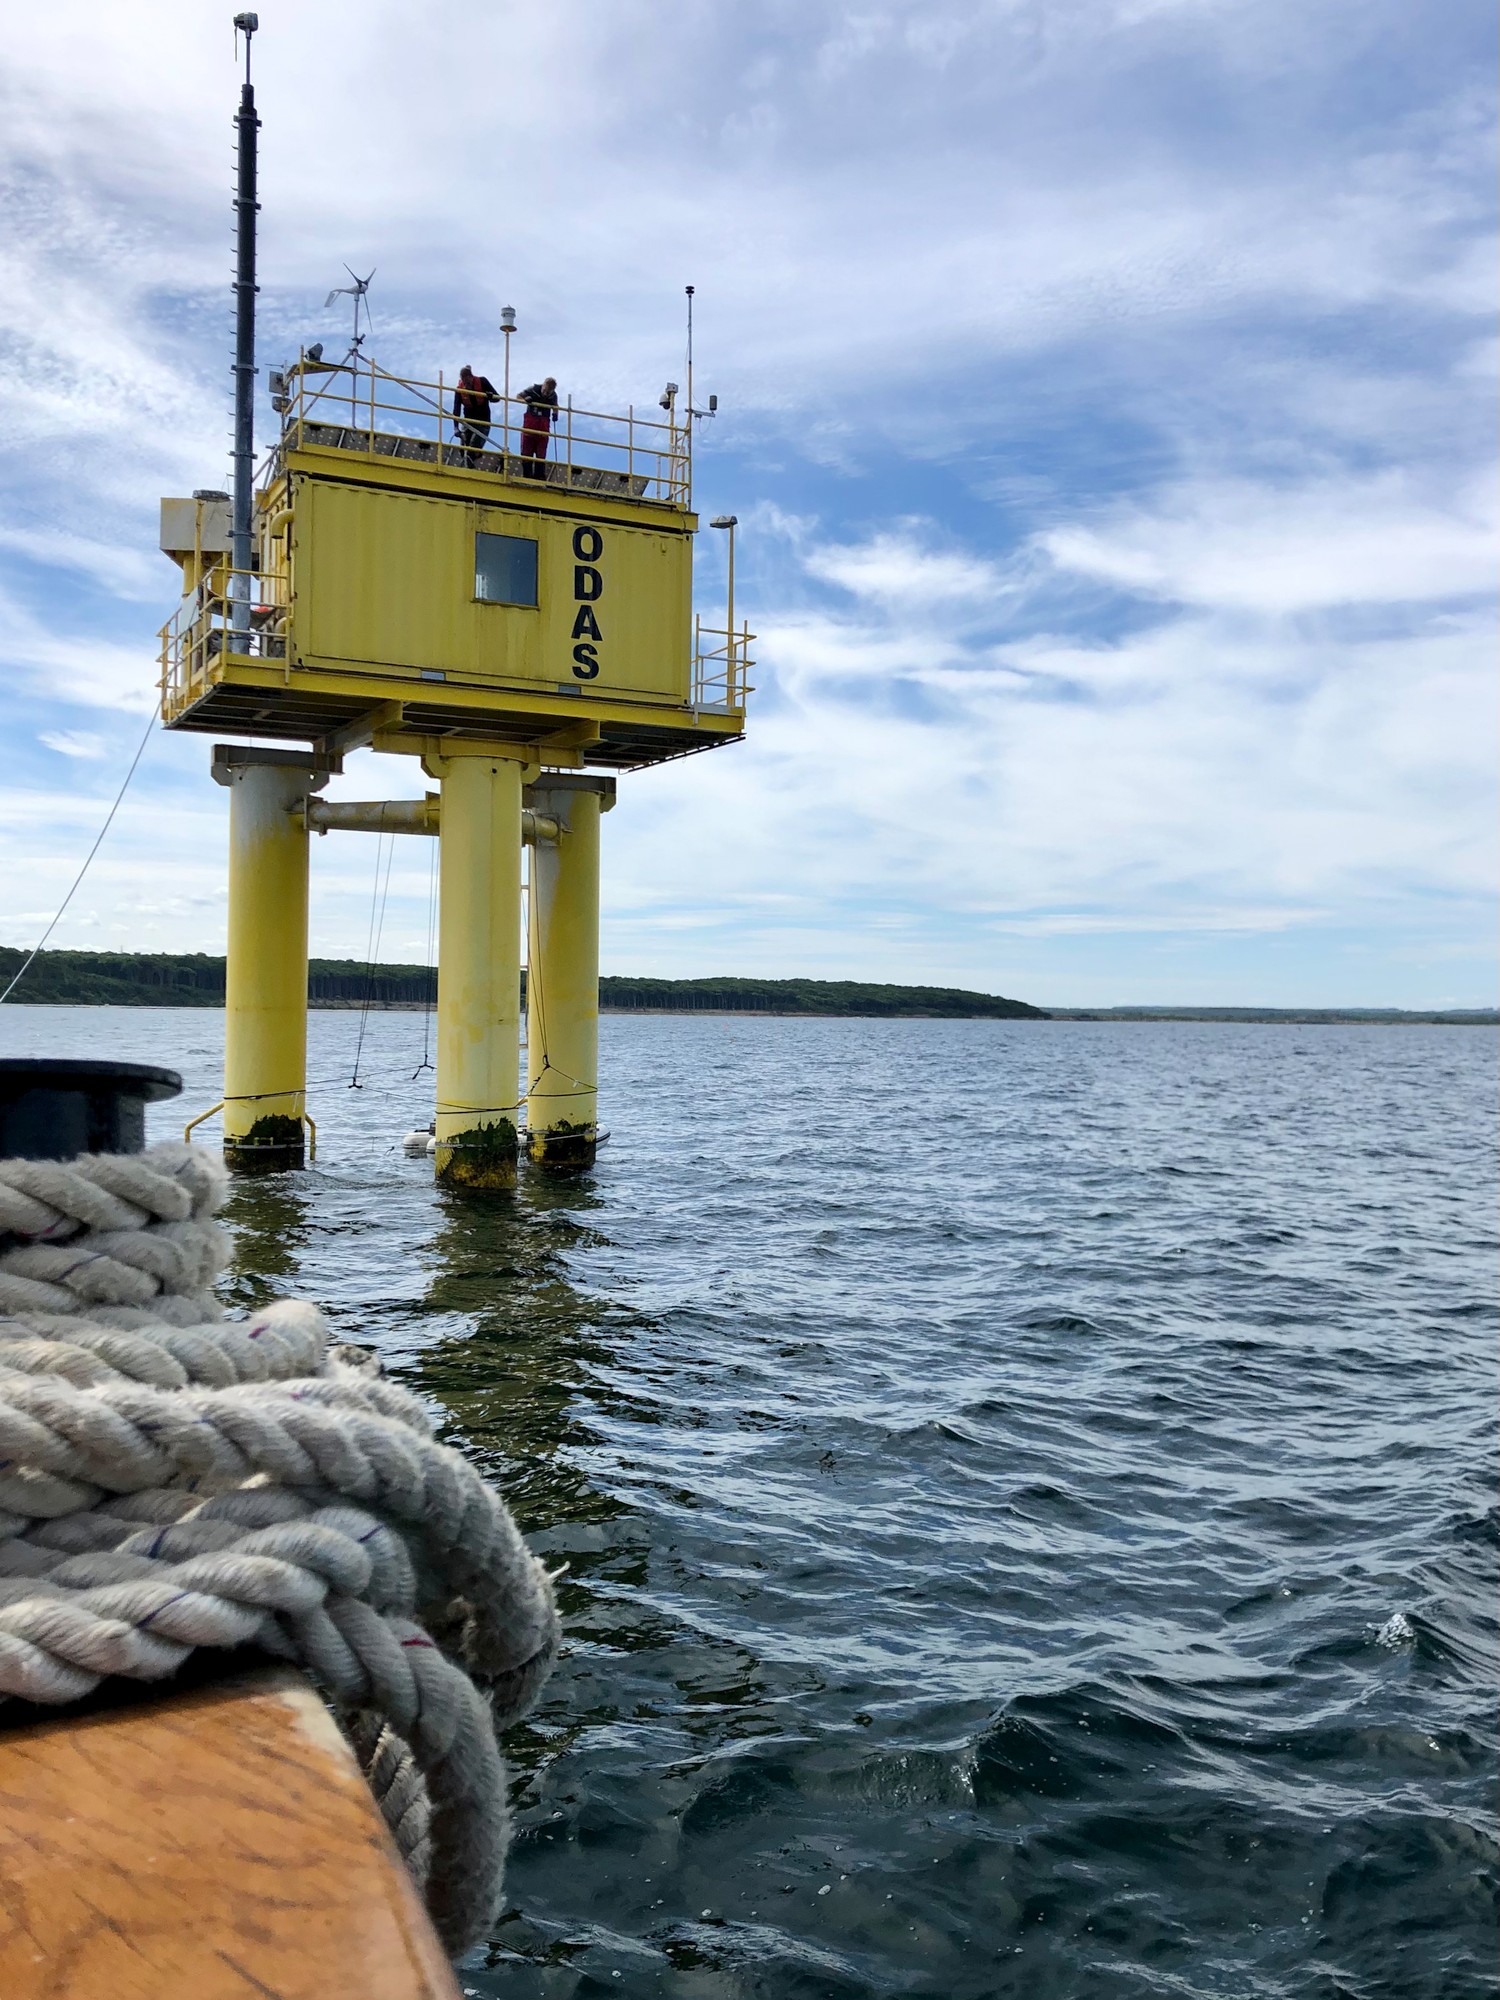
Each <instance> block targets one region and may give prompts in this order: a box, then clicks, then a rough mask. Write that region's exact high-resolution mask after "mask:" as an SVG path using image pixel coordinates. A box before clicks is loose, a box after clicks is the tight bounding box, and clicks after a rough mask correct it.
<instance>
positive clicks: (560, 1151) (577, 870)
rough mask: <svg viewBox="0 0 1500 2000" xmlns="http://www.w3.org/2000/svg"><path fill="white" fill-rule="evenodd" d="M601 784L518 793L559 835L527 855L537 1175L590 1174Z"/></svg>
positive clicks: (530, 1078) (552, 785) (532, 1147)
mask: <svg viewBox="0 0 1500 2000" xmlns="http://www.w3.org/2000/svg"><path fill="white" fill-rule="evenodd" d="M607 782H608V781H607V780H597V779H590V778H573V779H568V778H562V779H556V780H553V779H544V780H543V781H542V782H541V783H540V784H536V785H532V786H530V787H529V788H528V790H527V793H526V801H527V804H528V805H530V806H531V807H532V808H533V810H534V811H535V812H536V813H537V814H538V815H539V816H540V817H541V818H542V819H543V820H546V821H551V822H553V823H555V825H556V827H557V829H558V831H557V837H556V839H553V840H549V839H545V838H543V837H541V836H540V835H539V836H538V838H537V840H536V842H535V843H534V845H533V846H532V849H531V908H530V913H529V918H528V954H527V967H528V969H527V978H526V1048H527V1084H526V1151H527V1155H528V1157H529V1158H530V1159H532V1160H534V1161H535V1162H536V1163H537V1165H539V1166H543V1167H554V1168H570V1169H576V1168H580V1167H591V1166H592V1165H593V1164H594V1153H595V1149H596V1147H597V1145H598V1139H599V1128H598V1103H599V1099H598V1085H599V811H600V795H601V792H602V791H603V790H604V787H605V785H606V784H607Z"/></svg>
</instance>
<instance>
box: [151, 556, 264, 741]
mask: <svg viewBox="0 0 1500 2000" xmlns="http://www.w3.org/2000/svg"><path fill="white" fill-rule="evenodd" d="M289 609H290V591H289V588H288V582H287V578H286V577H285V576H284V575H282V574H280V573H278V572H277V571H274V570H271V571H261V570H254V571H251V572H249V573H248V574H247V573H246V572H245V571H244V570H231V569H226V568H222V567H221V568H218V569H213V570H210V571H209V573H208V574H207V576H205V577H204V579H203V581H202V582H201V583H200V584H199V585H198V587H197V589H196V590H193V591H190V592H189V593H188V595H187V596H186V597H184V598H183V600H182V602H181V603H180V604H179V605H178V607H177V609H176V611H175V612H174V613H173V615H172V617H170V618H169V619H168V620H167V622H166V624H165V625H163V627H162V628H161V653H160V656H159V657H160V664H161V681H160V687H161V704H162V714H163V715H164V716H165V717H166V719H167V720H168V721H171V719H172V718H173V717H174V716H176V715H179V714H180V713H181V712H182V710H183V709H184V708H186V707H188V706H189V705H190V704H191V703H192V702H193V701H195V700H196V699H197V697H198V696H199V695H200V694H201V693H202V692H203V691H204V690H205V689H206V688H207V687H208V685H209V683H210V681H211V680H212V679H213V667H214V663H215V662H216V661H217V660H218V659H219V657H220V655H221V654H224V653H235V654H238V655H239V656H241V657H242V658H248V659H258V660H276V661H278V662H281V663H283V664H285V663H286V662H287V637H288V634H287V616H288V612H289Z"/></svg>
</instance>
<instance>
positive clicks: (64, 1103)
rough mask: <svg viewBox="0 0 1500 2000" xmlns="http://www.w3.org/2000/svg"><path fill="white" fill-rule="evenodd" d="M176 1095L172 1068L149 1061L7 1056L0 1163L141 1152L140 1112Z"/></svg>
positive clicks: (0, 1099) (0, 1101) (0, 1082)
mask: <svg viewBox="0 0 1500 2000" xmlns="http://www.w3.org/2000/svg"><path fill="white" fill-rule="evenodd" d="M181 1089H182V1078H181V1077H180V1076H179V1075H178V1074H177V1072H176V1070H172V1069H157V1068H155V1067H154V1066H153V1065H152V1064H150V1063H128V1062H90V1061H87V1060H84V1061H73V1060H66V1059H65V1060H61V1061H57V1060H54V1059H53V1058H52V1057H50V1056H13V1057H10V1058H8V1059H6V1060H3V1061H0V1159H6V1160H71V1159H73V1158H75V1157H76V1156H77V1155H78V1154H79V1153H139V1152H140V1151H141V1149H142V1148H143V1147H144V1146H145V1143H146V1106H147V1105H148V1104H159V1103H160V1102H161V1100H162V1099H163V1098H165V1097H176V1096H177V1094H178V1092H179V1091H180V1090H181Z"/></svg>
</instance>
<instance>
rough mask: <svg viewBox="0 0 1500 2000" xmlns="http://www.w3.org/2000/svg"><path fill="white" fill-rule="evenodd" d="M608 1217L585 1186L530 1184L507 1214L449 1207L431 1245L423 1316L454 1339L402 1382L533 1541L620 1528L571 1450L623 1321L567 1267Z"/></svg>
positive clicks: (453, 1200) (435, 1345)
mask: <svg viewBox="0 0 1500 2000" xmlns="http://www.w3.org/2000/svg"><path fill="white" fill-rule="evenodd" d="M602 1207H603V1204H602V1203H601V1202H600V1200H599V1198H598V1196H597V1195H596V1194H595V1193H594V1192H593V1190H592V1188H591V1187H589V1186H588V1185H587V1184H580V1183H578V1182H576V1181H574V1182H572V1183H569V1184H567V1185H566V1186H550V1185H548V1184H547V1183H546V1182H545V1181H544V1180H542V1179H541V1177H540V1176H535V1175H533V1176H530V1177H529V1178H528V1179H527V1180H526V1182H525V1183H524V1184H523V1185H522V1187H520V1188H519V1189H517V1190H516V1192H515V1193H514V1194H513V1195H510V1196H508V1197H506V1198H505V1199H503V1200H501V1201H498V1202H497V1201H494V1200H492V1199H483V1198H478V1197H472V1196H467V1195H460V1194H454V1195H445V1196H442V1197H440V1209H439V1220H438V1226H437V1228H436V1230H435V1231H434V1234H433V1237H432V1240H431V1243H430V1244H429V1245H428V1246H426V1249H425V1251H424V1255H423V1264H424V1266H425V1268H426V1272H427V1282H426V1286H425V1289H424V1293H423V1300H422V1306H423V1309H424V1310H425V1311H427V1312H430V1313H431V1314H433V1315H434V1316H435V1317H436V1318H437V1319H439V1320H440V1321H442V1322H444V1323H446V1324H447V1325H448V1326H450V1327H451V1328H452V1329H453V1330H452V1331H448V1332H445V1333H444V1334H443V1335H442V1336H441V1337H440V1338H438V1339H437V1340H435V1341H433V1342H432V1343H431V1344H430V1345H428V1346H424V1347H422V1348H421V1349H420V1351H419V1352H418V1353H417V1355H416V1356H415V1357H414V1358H413V1360H412V1361H411V1362H410V1363H408V1364H407V1366H406V1367H405V1369H404V1370H403V1371H402V1373H403V1376H404V1379H405V1380H406V1381H407V1383H408V1384H409V1385H410V1386H411V1387H412V1388H415V1389H417V1390H418V1391H419V1392H420V1393H422V1394H423V1395H426V1396H428V1397H429V1398H431V1400H432V1401H433V1402H435V1403H436V1404H437V1405H438V1406H439V1407H440V1409H441V1411H442V1413H443V1417H444V1435H445V1436H447V1437H448V1439H449V1440H450V1441H451V1442H453V1443H456V1444H459V1445H461V1446H462V1448H463V1449H464V1450H465V1451H466V1452H467V1453H468V1455H469V1456H470V1457H471V1458H473V1459H474V1460H475V1461H476V1463H478V1464H479V1465H481V1466H482V1467H483V1468H484V1470H485V1472H486V1473H487V1474H488V1475H489V1476H490V1477H491V1478H493V1479H495V1480H496V1481H497V1482H498V1483H499V1484H501V1485H502V1486H503V1487H504V1489H505V1494H506V1498H507V1500H508V1501H509V1504H510V1507H511V1510H512V1512H513V1513H514V1514H515V1516H516V1519H517V1521H518V1522H519V1523H520V1525H521V1527H522V1529H523V1530H524V1531H525V1532H527V1533H528V1534H529V1533H532V1532H533V1531H535V1530H537V1529H539V1528H545V1527H550V1526H552V1525H553V1524H554V1523H555V1522H558V1521H580V1522H582V1521H594V1520H606V1519H610V1518H612V1517H613V1516H614V1515H615V1514H617V1513H618V1512H619V1511H620V1510H619V1509H618V1508H617V1507H616V1506H615V1505H614V1504H613V1503H612V1502H610V1501H609V1500H607V1499H606V1498H605V1497H604V1496H603V1495H601V1494H599V1493H596V1492H595V1491H594V1489H593V1488H592V1487H591V1486H590V1485H589V1483H588V1481H587V1479H586V1478H585V1477H584V1475H583V1473H582V1470H581V1468H580V1466H579V1465H578V1463H577V1462H576V1460H575V1459H573V1458H571V1457H570V1456H569V1455H568V1453H567V1452H566V1451H565V1449H564V1447H566V1446H569V1445H578V1444H580V1443H582V1442H583V1438H582V1433H581V1432H580V1431H579V1429H578V1427H577V1423H576V1418H575V1416H574V1414H573V1405H574V1399H575V1398H576V1396H577V1393H578V1390H579V1387H580V1385H581V1383H582V1381H583V1380H584V1378H585V1376H586V1375H588V1374H590V1373H593V1372H597V1371H598V1370H599V1368H600V1366H601V1364H602V1363H603V1360H604V1358H605V1353H606V1347H605V1344H604V1343H605V1339H606V1337H607V1333H608V1331H609V1330H610V1329H611V1327H612V1325H617V1326H619V1327H621V1328H623V1327H624V1326H625V1325H627V1324H628V1315H625V1314H622V1313H620V1312H619V1310H618V1309H616V1308H611V1307H610V1306H609V1305H607V1304H606V1303H604V1302H601V1301H599V1300H597V1299H592V1298H589V1297H587V1296H586V1295H584V1294H583V1293H580V1292H579V1291H578V1290H577V1288H576V1287H575V1286H574V1285H573V1284H572V1283H571V1281H570V1279H569V1277H568V1265H567V1259H568V1257H569V1255H570V1254H576V1253H577V1252H578V1251H580V1250H581V1249H583V1248H585V1247H586V1246H590V1245H598V1244H602V1243H603V1242H604V1238H603V1237H602V1236H600V1235H599V1234H598V1233H597V1231H595V1230H593V1229H591V1228H590V1227H589V1222H588V1218H589V1217H590V1216H591V1215H596V1214H598V1213H599V1212H600V1211H601V1210H602Z"/></svg>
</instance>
